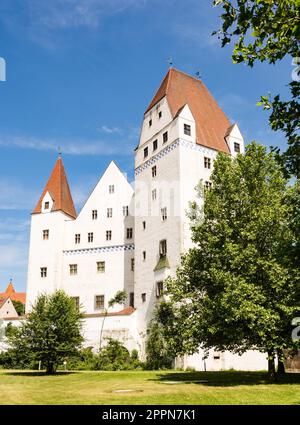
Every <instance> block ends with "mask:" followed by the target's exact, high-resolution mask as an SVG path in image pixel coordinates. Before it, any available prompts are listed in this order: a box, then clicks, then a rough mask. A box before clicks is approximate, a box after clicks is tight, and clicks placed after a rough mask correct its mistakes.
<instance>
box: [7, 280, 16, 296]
mask: <svg viewBox="0 0 300 425" xmlns="http://www.w3.org/2000/svg"><path fill="white" fill-rule="evenodd" d="M15 292H16V291H15V288H14V285H13V283H12V281H11V280H10V281H9V284H8V285H7V288H6V290H5V293H6V294H7V295H12V294H15Z"/></svg>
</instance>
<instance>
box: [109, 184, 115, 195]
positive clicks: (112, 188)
mask: <svg viewBox="0 0 300 425" xmlns="http://www.w3.org/2000/svg"><path fill="white" fill-rule="evenodd" d="M108 192H109V193H115V185H114V184H110V185H109V186H108Z"/></svg>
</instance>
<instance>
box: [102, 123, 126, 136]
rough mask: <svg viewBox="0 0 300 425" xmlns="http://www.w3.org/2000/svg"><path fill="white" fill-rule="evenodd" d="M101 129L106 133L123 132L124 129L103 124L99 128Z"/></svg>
mask: <svg viewBox="0 0 300 425" xmlns="http://www.w3.org/2000/svg"><path fill="white" fill-rule="evenodd" d="M99 131H103V133H106V134H122V133H123V131H122V130H121V129H120V128H119V127H108V126H107V125H103V126H102V127H101V128H99Z"/></svg>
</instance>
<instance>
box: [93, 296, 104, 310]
mask: <svg viewBox="0 0 300 425" xmlns="http://www.w3.org/2000/svg"><path fill="white" fill-rule="evenodd" d="M103 309H104V295H96V296H95V310H103Z"/></svg>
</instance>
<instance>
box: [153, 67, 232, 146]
mask: <svg viewBox="0 0 300 425" xmlns="http://www.w3.org/2000/svg"><path fill="white" fill-rule="evenodd" d="M165 96H166V97H167V101H168V104H169V107H170V109H171V113H172V116H173V118H175V117H176V115H177V114H178V111H179V110H180V109H182V108H183V106H184V105H185V104H187V105H188V106H189V108H190V110H191V112H192V114H193V117H194V119H195V122H196V143H197V144H199V145H202V146H207V147H209V148H211V149H215V150H218V151H222V152H227V153H229V148H228V145H227V143H226V141H225V139H224V137H225V134H226V131H227V129H228V127H229V126H230V121H229V119H228V118H227V117H226V115H225V114H224V112H223V111H222V109H221V108H220V107H219V105H218V104H217V102H216V100H215V99H214V98H213V96H212V95H211V94H210V92H209V91H208V89H207V88H206V86H205V85H204V83H203V82H202V81H200V80H198V79H196V78H194V77H191V76H190V75H188V74H185V73H184V72H182V71H178V70H177V69H174V68H171V69H169V71H168V73H167V75H166V76H165V78H164V79H163V82H162V83H161V86H160V87H159V89H158V91H157V92H156V94H155V96H154V97H153V99H152V101H151V102H150V105H149V106H148V108H147V110H146V112H148V111H149V110H150V109H151V108H153V106H155V105H156V104H157V103H158V102H159V101H160V100H161V99H162V98H163V97H165Z"/></svg>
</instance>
